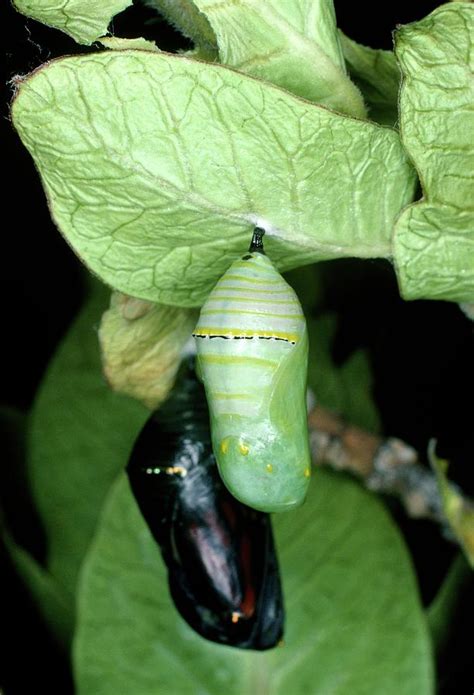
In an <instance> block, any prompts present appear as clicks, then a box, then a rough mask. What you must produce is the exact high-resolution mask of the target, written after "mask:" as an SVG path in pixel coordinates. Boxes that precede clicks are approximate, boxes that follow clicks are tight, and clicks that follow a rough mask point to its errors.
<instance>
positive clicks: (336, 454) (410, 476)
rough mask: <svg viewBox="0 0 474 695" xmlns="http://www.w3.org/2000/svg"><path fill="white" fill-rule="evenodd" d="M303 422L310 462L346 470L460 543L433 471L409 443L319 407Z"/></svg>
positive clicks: (467, 503) (465, 502) (464, 501)
mask: <svg viewBox="0 0 474 695" xmlns="http://www.w3.org/2000/svg"><path fill="white" fill-rule="evenodd" d="M308 422H309V431H310V444H311V453H312V458H313V462H314V463H315V464H316V465H327V466H330V467H331V468H334V469H336V470H343V471H349V472H350V473H352V474H353V475H355V476H356V477H357V478H359V479H361V480H362V482H363V483H364V485H365V487H367V488H368V489H369V490H374V491H376V492H382V493H385V494H388V495H394V496H396V497H398V498H399V499H400V500H401V502H402V503H403V505H404V507H405V509H406V511H407V514H408V515H409V516H410V517H414V518H418V519H423V518H424V519H431V520H433V521H436V522H437V523H439V524H441V525H442V526H443V530H444V532H445V533H446V535H448V536H449V538H450V539H451V540H454V541H456V542H458V543H460V544H461V545H463V539H460V538H458V536H457V534H454V533H453V529H452V524H450V523H449V521H448V520H447V518H446V512H445V507H444V504H443V498H442V493H441V491H440V487H439V484H438V479H437V477H436V474H435V473H433V472H432V471H431V470H430V469H428V468H427V467H426V466H423V465H422V464H421V463H420V462H419V458H418V454H417V452H416V451H415V450H414V449H413V448H412V447H411V446H409V445H408V444H405V442H402V441H401V440H400V439H395V438H394V437H389V438H387V439H383V438H382V437H379V436H377V435H374V434H369V433H368V432H365V431H364V430H362V429H360V428H359V427H354V426H353V425H350V424H347V423H346V422H345V421H344V420H343V419H342V418H341V417H340V416H338V415H336V414H335V413H332V412H330V411H328V410H325V409H324V408H322V407H320V406H316V407H314V408H313V409H312V410H311V411H310V413H309V419H308ZM448 485H449V486H450V488H451V489H452V490H453V491H455V492H456V494H457V496H458V497H459V499H460V500H461V503H462V505H463V506H464V507H465V509H466V510H472V508H473V507H472V502H471V501H470V500H469V499H468V498H467V497H465V496H464V495H463V494H462V493H461V492H460V490H459V489H458V488H457V486H455V485H453V484H452V483H448ZM469 513H472V512H469Z"/></svg>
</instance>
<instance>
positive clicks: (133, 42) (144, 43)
mask: <svg viewBox="0 0 474 695" xmlns="http://www.w3.org/2000/svg"><path fill="white" fill-rule="evenodd" d="M98 41H99V43H100V44H102V46H104V48H109V49H111V50H113V51H125V50H127V49H129V48H136V49H137V50H138V51H152V52H153V53H159V52H160V49H159V48H158V46H157V45H156V43H155V42H154V41H148V40H147V39H144V38H142V37H141V36H140V37H138V38H136V39H121V38H119V37H118V36H102V37H101V38H100V39H98Z"/></svg>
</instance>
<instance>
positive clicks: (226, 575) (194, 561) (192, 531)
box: [127, 367, 284, 650]
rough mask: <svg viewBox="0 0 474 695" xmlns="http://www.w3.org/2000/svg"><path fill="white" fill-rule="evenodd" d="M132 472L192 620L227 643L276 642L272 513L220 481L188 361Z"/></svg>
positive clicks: (263, 645)
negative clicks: (246, 502)
mask: <svg viewBox="0 0 474 695" xmlns="http://www.w3.org/2000/svg"><path fill="white" fill-rule="evenodd" d="M127 472H128V476H129V480H130V484H131V487H132V490H133V492H134V495H135V498H136V500H137V502H138V505H139V507H140V510H141V512H142V514H143V516H144V518H145V520H146V521H147V523H148V526H149V528H150V530H151V532H152V534H153V536H154V538H155V540H156V541H157V542H158V544H159V546H160V548H161V553H162V556H163V559H164V561H165V564H166V566H167V568H168V579H169V586H170V593H171V596H172V598H173V600H174V603H175V606H176V608H177V609H178V611H179V612H180V613H181V615H182V617H183V618H184V619H185V620H186V622H187V623H188V624H189V625H190V626H191V627H192V628H193V629H194V630H196V632H198V633H199V634H200V635H202V636H203V637H205V638H207V639H209V640H213V641H215V642H219V643H222V644H228V645H231V646H235V647H241V648H247V649H260V650H263V649H269V648H271V647H274V646H275V645H276V644H277V643H278V642H279V640H280V639H281V636H282V633H283V621H284V612H283V599H282V591H281V584H280V575H279V569H278V560H277V556H276V550H275V546H274V542H273V535H272V528H271V521H270V517H269V516H268V515H267V514H262V513H261V512H257V511H255V510H253V509H250V508H249V507H246V506H245V505H243V504H241V503H240V502H239V501H238V500H236V499H235V498H234V497H232V495H230V494H229V492H228V491H227V490H226V488H225V487H224V485H223V483H222V481H221V479H220V476H219V474H218V471H217V466H216V463H215V459H214V456H213V454H212V448H211V441H210V432H209V418H208V411H207V406H206V399H205V395H204V389H203V388H202V385H201V384H200V383H199V382H198V381H197V379H196V376H195V374H194V369H193V368H192V367H191V368H188V369H187V370H186V374H185V376H184V378H182V381H181V383H180V385H179V386H178V387H176V388H175V390H174V391H173V393H172V395H171V397H170V398H169V399H168V401H166V403H165V404H164V405H162V406H161V408H160V410H158V411H157V412H155V413H154V414H153V415H152V416H151V417H150V419H149V420H148V422H147V423H146V425H145V427H144V428H143V430H142V432H141V433H140V435H139V437H138V439H137V441H136V443H135V446H134V448H133V451H132V455H131V457H130V461H129V464H128V467H127Z"/></svg>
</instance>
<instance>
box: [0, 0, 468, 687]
mask: <svg viewBox="0 0 474 695" xmlns="http://www.w3.org/2000/svg"><path fill="white" fill-rule="evenodd" d="M437 4H438V3H434V2H427V1H424V2H417V3H413V2H407V1H406V0H405V2H394V1H393V0H392V2H390V3H375V4H373V3H372V2H370V3H369V2H368V0H364V1H363V2H358V3H342V2H337V1H336V3H335V5H336V14H337V17H338V24H339V26H340V27H341V29H342V30H343V31H345V33H347V34H348V35H349V36H351V37H352V38H354V39H356V40H358V41H359V42H361V43H364V44H366V45H370V46H372V47H374V48H388V49H389V48H391V47H392V35H391V32H392V31H393V29H394V28H395V27H396V25H397V24H404V23H407V22H410V21H415V20H417V19H421V18H422V17H424V16H425V15H426V14H428V13H429V12H430V11H432V10H433V9H434V8H435V7H436V6H437ZM155 17H156V16H155V14H154V13H153V12H152V11H151V10H150V9H146V8H144V7H143V6H141V5H139V4H135V5H134V6H133V7H131V8H129V9H128V10H126V11H125V12H123V13H122V14H121V15H119V16H118V17H117V18H116V19H115V20H114V22H113V25H112V29H113V32H114V33H115V34H116V35H117V36H122V37H130V38H131V37H135V36H145V37H146V38H149V39H154V40H157V41H158V45H159V46H160V47H161V48H163V49H164V50H176V49H177V48H188V47H190V44H189V42H187V40H186V39H183V38H182V37H181V36H180V35H179V34H177V33H176V32H175V31H174V30H173V29H172V28H171V27H169V26H168V25H166V24H165V23H163V22H159V23H158V22H156V21H154V20H155ZM3 28H4V31H5V39H4V43H5V44H6V46H7V49H6V75H5V79H4V82H5V83H6V84H7V85H8V82H9V80H10V79H11V78H12V77H13V76H14V75H16V74H25V73H28V72H30V71H31V70H33V69H34V68H36V67H37V66H39V65H40V64H41V63H43V62H45V61H46V60H49V59H51V58H54V57H57V56H61V55H66V54H73V53H83V52H85V51H88V50H96V49H94V48H91V49H89V48H87V47H80V46H78V45H77V44H76V43H75V42H74V41H73V40H72V39H70V38H69V37H68V36H66V35H65V34H62V33H61V32H58V31H55V30H51V29H48V28H46V27H44V26H42V25H41V24H38V23H37V22H34V21H32V20H28V19H26V18H25V17H23V16H22V15H20V14H18V13H16V12H15V11H14V10H13V9H12V8H11V7H9V6H6V7H4V21H3ZM6 89H7V92H8V94H7V98H6V99H5V100H4V112H3V114H2V115H3V119H2V126H3V130H4V134H3V138H2V141H3V143H4V151H6V157H5V161H6V166H5V170H4V173H5V180H4V183H3V186H4V187H6V188H7V190H6V195H5V197H4V220H5V222H4V226H3V238H2V273H1V282H2V284H3V286H2V287H1V297H2V300H3V301H2V304H1V321H2V328H3V330H2V336H3V339H2V342H3V348H4V351H3V358H2V379H1V392H0V403H1V404H7V405H10V406H12V407H15V408H18V409H20V410H22V411H25V412H26V411H27V410H28V409H29V407H30V406H31V404H32V400H33V397H34V394H35V391H36V389H37V387H38V383H39V381H40V379H41V376H42V374H43V372H44V369H45V366H46V365H47V362H48V360H49V359H50V357H51V355H52V353H53V352H54V349H55V346H56V344H57V342H58V340H59V339H60V338H61V336H62V335H63V334H64V332H65V330H66V329H67V326H68V325H69V323H70V321H71V320H72V318H73V317H74V315H75V313H76V311H77V310H78V308H79V306H80V304H81V300H82V297H83V293H84V285H83V278H84V271H83V269H82V268H81V266H80V264H79V262H78V261H77V260H76V258H75V256H74V254H73V253H72V251H71V250H70V248H69V247H68V246H67V244H66V243H65V242H64V240H63V238H62V237H61V236H60V234H59V233H58V231H57V230H56V228H55V227H54V225H53V223H52V222H51V220H50V217H49V213H48V209H47V205H46V201H45V197H44V194H43V191H42V188H41V184H40V181H39V177H38V176H37V174H36V171H35V169H34V166H33V163H32V161H31V159H30V156H29V154H28V153H27V151H26V150H25V149H24V147H23V146H22V144H21V143H20V141H19V139H18V137H17V135H16V134H15V132H14V130H13V128H12V127H11V124H10V122H9V120H8V118H9V117H8V102H9V99H10V97H11V90H10V88H9V86H7V87H6ZM325 278H326V302H325V303H326V308H327V309H330V310H334V311H337V312H338V314H339V319H340V320H339V330H338V334H337V336H336V340H335V343H334V357H335V359H336V360H337V361H339V362H343V361H344V359H345V358H346V357H347V356H348V355H349V354H350V353H351V352H352V351H353V350H355V349H357V348H359V347H364V348H366V349H367V350H368V351H369V354H370V359H371V363H372V367H373V373H374V378H375V386H374V394H375V398H376V401H377V405H378V407H379V409H380V413H381V416H382V420H383V424H384V430H385V432H386V433H387V434H389V435H392V436H398V437H400V438H402V439H405V440H406V441H408V442H409V443H410V444H412V445H413V446H414V447H415V448H416V449H417V450H418V451H420V452H424V451H426V446H427V442H428V440H429V439H430V438H432V437H434V438H436V439H437V440H438V452H439V453H440V454H441V455H442V456H444V457H446V458H448V459H449V460H450V462H451V467H450V476H451V477H452V478H453V479H454V480H455V481H456V482H458V483H459V484H460V485H461V486H462V487H463V489H464V490H465V491H466V492H468V493H469V494H473V493H474V476H473V472H472V471H473V463H472V462H473V453H474V441H473V427H472V421H473V417H472V411H473V408H472V394H473V392H474V390H473V386H474V375H473V369H472V357H473V355H474V349H473V348H474V340H473V329H472V327H473V326H474V324H472V323H470V322H469V321H468V320H467V318H466V317H465V316H464V315H463V314H462V312H461V311H460V310H459V308H458V307H457V305H455V304H450V303H447V302H428V301H417V302H409V303H406V302H403V301H402V300H401V299H400V298H399V295H398V290H397V284H396V280H395V276H394V273H393V269H392V267H391V265H390V264H389V263H387V262H382V261H347V260H344V261H342V260H341V261H336V262H332V263H328V264H325ZM11 456H12V458H13V457H14V456H13V453H12V454H11ZM8 458H9V457H7V460H6V461H4V462H3V466H2V482H3V483H4V486H3V487H4V490H5V492H4V503H5V514H6V517H7V520H8V523H9V524H10V526H13V527H14V529H15V533H16V537H17V539H18V540H19V541H21V542H23V543H24V544H25V545H26V546H28V547H30V548H31V550H32V551H33V552H34V554H35V556H36V557H39V558H41V556H42V554H43V553H44V544H43V543H42V539H41V533H40V530H39V529H38V527H37V522H36V520H35V519H34V518H33V516H32V513H31V511H30V510H29V508H28V504H27V500H26V499H25V500H24V503H23V505H21V504H20V505H12V504H11V499H13V496H12V495H10V494H9V492H10V490H11V486H12V485H15V486H16V487H18V486H21V480H19V481H18V480H16V479H15V480H13V482H12V476H11V474H10V473H9V472H8V467H9V466H10V465H11V464H10V462H9V461H8ZM5 471H7V472H5ZM17 477H19V478H21V474H20V473H19V474H18V476H17ZM9 486H10V487H9ZM389 504H390V507H391V510H392V512H393V514H394V515H395V517H396V520H397V522H398V523H399V524H400V526H401V528H402V531H403V533H404V535H405V538H406V540H407V542H408V545H409V547H410V550H411V552H412V557H413V561H414V565H415V568H416V571H417V574H418V578H419V582H420V588H421V594H422V598H423V600H424V602H425V603H428V602H429V601H430V600H431V599H432V598H433V596H434V594H435V593H436V590H437V588H438V586H439V584H440V582H441V581H442V578H443V576H444V574H445V572H446V570H447V568H448V567H449V564H450V562H451V560H452V558H453V557H454V555H455V548H454V547H453V546H452V545H451V544H450V543H448V542H447V541H445V540H443V539H442V538H441V537H440V533H439V529H438V528H436V527H434V526H433V525H432V524H430V523H429V522H420V521H418V522H414V521H410V520H407V519H406V517H405V515H404V513H403V511H402V510H401V509H400V507H399V505H398V504H397V503H394V502H391V501H390V502H389ZM3 560H4V563H5V566H6V573H4V576H5V577H6V582H4V585H3V593H2V598H3V600H4V601H3V602H4V614H5V615H6V625H7V630H6V634H5V636H6V638H7V642H6V646H5V647H4V649H3V657H4V659H3V678H2V681H3V687H4V693H5V695H10V694H16V693H24V692H26V691H27V688H29V687H31V684H34V686H35V688H42V687H44V688H46V689H47V690H48V691H49V692H60V693H62V694H64V695H67V693H69V692H72V684H71V681H70V676H69V672H68V667H67V664H66V661H65V659H64V657H63V656H62V655H61V654H60V652H59V651H58V649H57V648H56V647H55V645H54V644H53V643H52V641H51V639H50V638H48V636H47V634H46V632H45V630H44V628H43V627H42V625H41V622H40V620H39V618H38V616H37V613H36V609H35V607H34V606H33V605H32V603H31V600H30V599H29V597H28V595H27V593H26V591H25V590H24V589H23V588H22V587H21V585H20V584H19V582H18V581H17V580H16V578H15V576H14V572H13V570H12V568H11V567H10V566H9V563H8V560H7V558H6V555H5V554H4V555H3ZM473 608H474V598H473V590H472V585H470V586H468V587H465V590H464V594H463V595H462V596H461V597H460V600H459V607H458V611H457V614H456V616H455V620H454V622H453V626H452V632H451V635H450V639H449V640H448V643H447V646H446V648H445V649H444V651H443V653H442V654H441V655H440V659H439V682H440V685H439V692H440V693H443V694H448V693H456V694H462V693H471V692H472V689H473V687H472V686H473V683H472V681H471V682H470V683H469V673H468V663H469V659H470V657H471V653H470V650H469V648H470V647H471V650H472V640H469V639H467V636H466V631H465V629H464V624H463V621H464V620H465V621H466V622H467V620H468V613H469V612H470V622H471V623H472V617H473V614H474V611H473V610H472V609H473ZM466 629H467V627H466ZM471 671H472V669H471ZM473 680H474V679H473ZM2 681H0V683H2ZM91 695H93V694H91ZM374 695H375V694H374ZM414 695H415V694H414Z"/></svg>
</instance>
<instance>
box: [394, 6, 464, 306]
mask: <svg viewBox="0 0 474 695" xmlns="http://www.w3.org/2000/svg"><path fill="white" fill-rule="evenodd" d="M473 32H474V7H473V6H472V5H471V4H468V3H461V2H455V3H452V4H449V5H442V6H441V7H439V8H438V9H436V10H435V11H434V12H433V13H432V14H430V15H429V16H428V17H426V18H425V19H423V20H421V21H420V22H416V23H414V24H408V25H407V26H405V27H401V28H400V29H399V30H398V32H397V33H396V40H395V53H396V56H397V59H398V61H399V63H400V67H401V70H402V73H403V76H404V79H403V84H402V89H401V93H400V133H401V137H402V141H403V143H404V145H405V147H406V149H407V151H408V153H409V155H410V156H411V158H412V159H413V161H414V163H415V166H416V168H417V169H418V172H419V175H420V179H421V182H422V185H423V191H424V197H423V200H422V201H420V202H418V203H415V204H414V205H412V206H410V207H408V208H407V209H406V210H405V211H404V212H403V213H402V214H401V215H400V217H399V219H398V221H397V224H396V226H395V235H394V260H395V266H396V271H397V275H398V282H399V285H400V289H401V293H402V295H403V296H404V297H405V299H418V298H420V297H422V298H426V299H446V300H453V301H460V302H462V301H465V302H472V301H473V299H474V263H473V262H472V259H473V258H474V176H473V170H474V151H473V150H472V140H473V137H474V111H473V109H472V103H473V100H474V82H473V80H472V72H473V70H474V57H473V56H474V54H473V53H472V51H471V44H472V36H473Z"/></svg>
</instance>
